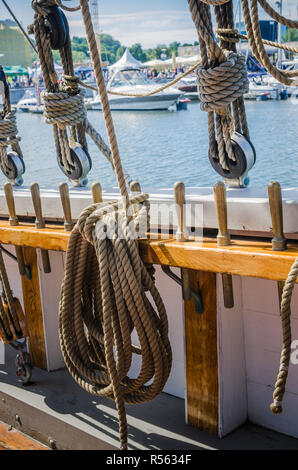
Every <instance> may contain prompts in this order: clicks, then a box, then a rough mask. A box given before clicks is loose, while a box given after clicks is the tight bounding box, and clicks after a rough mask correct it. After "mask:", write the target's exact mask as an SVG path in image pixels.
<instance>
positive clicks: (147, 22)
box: [68, 11, 197, 47]
mask: <svg viewBox="0 0 298 470" xmlns="http://www.w3.org/2000/svg"><path fill="white" fill-rule="evenodd" d="M68 19H69V24H70V29H71V34H72V35H82V34H84V27H83V24H82V20H81V19H80V17H79V15H78V14H77V15H75V16H74V15H69V17H68ZM100 28H101V30H102V31H103V32H104V33H107V34H111V35H112V36H113V37H114V38H115V39H118V40H119V41H120V42H121V43H122V44H125V45H127V46H130V45H132V44H134V43H136V42H140V43H141V44H142V45H143V46H144V47H154V46H156V45H157V44H160V43H170V42H172V41H179V42H193V41H195V40H196V39H197V34H196V30H195V27H194V24H193V22H192V19H191V16H190V13H189V12H188V11H158V12H156V11H144V12H136V13H124V14H111V15H102V16H101V18H100Z"/></svg>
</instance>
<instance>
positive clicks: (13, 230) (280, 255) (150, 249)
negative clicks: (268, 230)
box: [0, 221, 298, 281]
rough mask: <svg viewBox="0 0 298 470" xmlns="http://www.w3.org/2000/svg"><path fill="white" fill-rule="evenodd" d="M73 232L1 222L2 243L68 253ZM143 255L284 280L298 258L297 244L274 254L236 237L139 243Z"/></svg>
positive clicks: (193, 266)
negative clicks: (222, 243) (220, 244)
mask: <svg viewBox="0 0 298 470" xmlns="http://www.w3.org/2000/svg"><path fill="white" fill-rule="evenodd" d="M69 235H70V232H66V231H65V230H64V228H63V226H58V225H53V226H52V227H46V228H44V229H36V228H35V226H34V225H33V224H27V223H21V224H20V225H18V226H14V227H12V226H10V224H9V222H6V221H1V222H0V243H4V244H11V245H20V246H28V247H33V248H43V249H45V250H54V251H66V249H67V244H68V239H69ZM139 246H140V253H141V256H142V259H143V260H144V262H146V263H154V264H165V265H169V266H178V267H183V268H188V269H194V270H200V271H209V272H215V273H223V272H225V273H229V274H236V275H239V276H248V277H259V278H264V279H271V280H274V281H281V280H285V279H286V277H287V274H288V272H289V269H290V267H291V265H292V263H293V262H294V260H295V259H296V257H297V256H298V243H289V244H288V249H287V250H286V251H272V248H271V240H268V241H263V240H259V239H258V240H256V239H251V238H244V237H241V238H236V237H233V239H232V241H231V245H229V246H224V247H218V246H217V243H216V238H215V237H214V238H210V237H208V238H206V237H205V238H204V240H203V242H202V243H200V242H197V241H189V242H186V243H183V242H177V241H176V240H175V239H174V238H167V239H156V234H155V236H154V238H151V239H150V238H148V239H146V240H140V241H139Z"/></svg>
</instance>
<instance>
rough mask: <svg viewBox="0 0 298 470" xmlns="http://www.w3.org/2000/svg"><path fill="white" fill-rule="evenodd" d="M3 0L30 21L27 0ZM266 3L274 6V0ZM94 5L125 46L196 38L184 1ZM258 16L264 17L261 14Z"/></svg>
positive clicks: (73, 23) (291, 0)
mask: <svg viewBox="0 0 298 470" xmlns="http://www.w3.org/2000/svg"><path fill="white" fill-rule="evenodd" d="M6 1H7V3H8V4H9V6H10V7H11V9H12V10H13V11H14V12H15V13H17V16H18V18H19V20H20V21H21V22H22V23H23V25H24V26H27V25H28V24H30V23H31V22H32V18H33V12H32V8H31V1H30V0H6ZM63 1H64V2H65V4H66V5H67V6H75V5H77V3H78V0H70V1H65V0H63ZM89 1H90V3H91V0H89ZM236 1H237V0H234V2H236ZM269 2H270V3H271V5H273V6H274V4H275V1H273V0H269ZM1 3H2V1H1V0H0V19H6V18H9V14H8V12H7V11H6V9H5V8H4V6H3V5H1ZM98 5H99V8H98V9H99V20H100V30H101V31H102V32H104V33H107V34H111V35H112V36H113V37H114V38H115V39H118V40H119V41H120V42H121V43H122V44H124V45H126V46H131V45H132V44H135V43H137V42H139V43H141V44H142V46H143V47H144V48H148V47H155V46H157V45H158V44H169V43H171V42H173V41H178V42H181V43H193V42H194V41H195V40H197V33H196V30H195V27H194V24H193V22H192V19H191V15H190V12H189V9H188V2H187V0H150V1H148V0H98ZM260 10H261V9H260ZM283 13H284V15H285V16H288V17H291V18H293V19H296V18H297V17H298V1H297V0H283ZM67 17H68V20H69V24H70V30H71V35H72V36H85V32H84V27H83V24H82V19H81V16H80V12H75V13H69V14H67ZM261 17H262V19H265V16H264V15H262V16H261ZM267 18H268V17H267Z"/></svg>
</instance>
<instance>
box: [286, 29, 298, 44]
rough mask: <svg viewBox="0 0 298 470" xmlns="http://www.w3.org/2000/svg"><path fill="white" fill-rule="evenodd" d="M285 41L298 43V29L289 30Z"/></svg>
mask: <svg viewBox="0 0 298 470" xmlns="http://www.w3.org/2000/svg"><path fill="white" fill-rule="evenodd" d="M283 41H285V42H292V41H298V29H295V28H288V29H287V31H286V33H285V35H284V36H283Z"/></svg>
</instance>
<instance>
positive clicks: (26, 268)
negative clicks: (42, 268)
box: [1, 246, 32, 281]
mask: <svg viewBox="0 0 298 470" xmlns="http://www.w3.org/2000/svg"><path fill="white" fill-rule="evenodd" d="M1 250H2V251H3V253H5V254H6V255H7V256H9V257H10V258H11V259H13V260H14V261H16V262H17V263H18V259H17V257H16V256H15V255H13V254H12V253H10V251H8V250H6V248H3V246H1ZM25 276H26V278H27V279H28V280H29V281H30V280H31V279H32V275H31V268H30V266H26V265H25Z"/></svg>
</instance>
